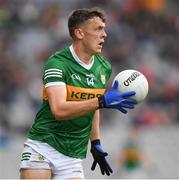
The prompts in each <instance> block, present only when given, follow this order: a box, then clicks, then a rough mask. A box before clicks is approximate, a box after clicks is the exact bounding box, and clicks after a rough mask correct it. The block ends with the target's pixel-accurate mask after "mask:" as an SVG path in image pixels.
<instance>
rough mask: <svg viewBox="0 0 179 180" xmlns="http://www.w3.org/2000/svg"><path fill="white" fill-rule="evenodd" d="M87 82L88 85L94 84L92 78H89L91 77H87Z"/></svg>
mask: <svg viewBox="0 0 179 180" xmlns="http://www.w3.org/2000/svg"><path fill="white" fill-rule="evenodd" d="M86 79H87V83H88V86H93V85H94V79H93V78H91V77H87V78H86Z"/></svg>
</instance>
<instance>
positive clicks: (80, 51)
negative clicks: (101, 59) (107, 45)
mask: <svg viewBox="0 0 179 180" xmlns="http://www.w3.org/2000/svg"><path fill="white" fill-rule="evenodd" d="M72 46H73V49H74V51H75V53H76V55H77V56H78V58H79V59H80V60H81V61H83V62H84V63H85V64H90V63H91V61H92V56H93V55H92V54H90V53H88V52H87V51H86V50H85V49H84V47H83V46H81V45H79V44H72Z"/></svg>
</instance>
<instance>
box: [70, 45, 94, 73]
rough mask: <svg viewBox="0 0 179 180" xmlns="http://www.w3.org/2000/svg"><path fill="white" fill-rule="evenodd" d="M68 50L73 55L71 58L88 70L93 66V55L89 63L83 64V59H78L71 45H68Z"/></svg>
mask: <svg viewBox="0 0 179 180" xmlns="http://www.w3.org/2000/svg"><path fill="white" fill-rule="evenodd" d="M69 49H70V51H71V54H72V56H73V58H74V59H75V61H76V62H77V63H78V64H80V65H81V66H83V67H84V68H85V69H87V70H89V69H91V67H92V66H93V63H94V56H92V61H91V63H90V64H85V63H84V62H83V61H81V60H80V59H79V57H78V56H77V54H76V53H75V51H74V49H73V46H72V45H71V46H70V47H69Z"/></svg>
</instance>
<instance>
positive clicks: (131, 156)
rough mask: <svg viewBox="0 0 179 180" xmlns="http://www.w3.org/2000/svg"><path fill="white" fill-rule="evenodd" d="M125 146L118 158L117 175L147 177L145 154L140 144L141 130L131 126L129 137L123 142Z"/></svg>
mask: <svg viewBox="0 0 179 180" xmlns="http://www.w3.org/2000/svg"><path fill="white" fill-rule="evenodd" d="M123 144H124V145H123V148H122V150H121V151H120V152H119V155H118V158H117V168H118V170H117V171H116V172H117V174H116V177H120V178H122V179H147V178H148V177H147V169H145V168H146V167H144V165H145V162H144V161H145V160H146V159H145V156H144V154H143V150H142V147H141V144H140V130H139V128H138V127H131V130H130V131H129V134H128V137H127V138H126V140H125V142H124V143H123Z"/></svg>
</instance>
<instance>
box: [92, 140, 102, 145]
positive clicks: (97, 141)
mask: <svg viewBox="0 0 179 180" xmlns="http://www.w3.org/2000/svg"><path fill="white" fill-rule="evenodd" d="M97 144H101V143H100V139H95V140H93V141H91V146H95V145H97Z"/></svg>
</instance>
